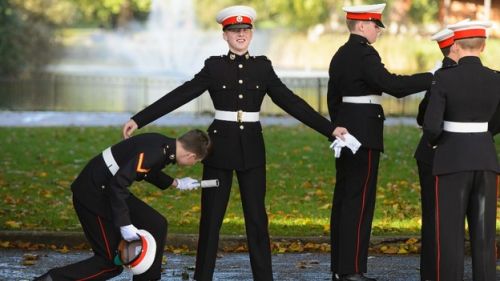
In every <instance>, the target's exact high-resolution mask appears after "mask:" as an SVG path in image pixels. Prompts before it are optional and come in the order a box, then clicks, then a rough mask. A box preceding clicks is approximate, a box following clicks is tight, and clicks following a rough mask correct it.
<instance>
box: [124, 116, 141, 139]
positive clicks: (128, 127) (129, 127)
mask: <svg viewBox="0 0 500 281" xmlns="http://www.w3.org/2000/svg"><path fill="white" fill-rule="evenodd" d="M138 127H139V126H137V123H135V121H134V120H133V119H130V120H128V121H127V123H125V125H124V126H123V129H122V133H123V138H124V139H128V138H130V136H131V135H132V133H133V132H134V131H135V130H136V129H137V128H138Z"/></svg>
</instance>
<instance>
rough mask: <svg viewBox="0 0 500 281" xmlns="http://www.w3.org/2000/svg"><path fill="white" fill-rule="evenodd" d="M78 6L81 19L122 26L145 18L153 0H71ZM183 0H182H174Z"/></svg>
mask: <svg viewBox="0 0 500 281" xmlns="http://www.w3.org/2000/svg"><path fill="white" fill-rule="evenodd" d="M71 1H72V2H73V3H75V4H76V6H77V7H78V10H79V12H80V13H81V19H80V21H79V22H77V25H78V24H82V23H87V24H91V25H97V26H102V27H113V28H115V27H122V26H124V25H126V24H127V23H128V22H129V21H130V20H132V19H138V20H144V19H146V18H147V15H148V13H149V9H150V7H151V0H101V1H95V0H71ZM174 1H182V0H174Z"/></svg>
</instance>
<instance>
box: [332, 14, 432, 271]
mask: <svg viewBox="0 0 500 281" xmlns="http://www.w3.org/2000/svg"><path fill="white" fill-rule="evenodd" d="M384 7H385V4H376V5H363V6H353V7H345V8H344V11H345V12H346V19H347V20H346V23H347V27H348V29H349V31H350V33H351V35H350V37H349V40H348V41H347V43H346V44H345V45H343V46H342V47H340V48H339V50H338V51H337V53H335V55H334V56H333V58H332V61H331V63H330V71H329V74H330V80H329V82H328V110H329V112H330V117H331V120H332V122H333V124H334V125H335V127H336V128H335V134H336V135H338V134H339V133H340V134H342V132H341V131H342V130H345V129H347V130H348V131H349V133H350V134H352V135H353V136H354V137H355V138H357V139H358V140H359V142H361V148H360V149H359V150H358V151H357V153H356V154H353V153H351V152H350V151H349V150H346V151H345V152H343V153H342V155H341V156H340V158H338V159H337V160H336V169H337V174H336V177H337V183H336V185H335V191H334V195H333V207H332V215H331V223H330V225H331V240H332V267H331V269H332V273H333V275H332V279H333V280H338V279H340V280H344V281H369V280H375V279H373V278H368V277H365V276H364V275H363V273H365V272H366V270H367V258H368V243H369V241H370V232H371V225H372V219H373V212H374V208H375V188H376V186H377V174H378V163H379V159H380V152H381V151H383V149H384V147H383V128H384V119H385V118H384V111H383V108H382V106H380V96H381V95H382V92H385V93H388V94H390V95H392V96H395V97H398V98H399V97H404V96H406V95H409V94H412V93H416V92H419V91H422V90H426V89H428V88H430V85H431V81H432V74H430V73H422V74H415V75H412V76H399V75H394V74H391V73H389V72H388V71H387V69H386V68H385V67H384V65H383V64H382V62H381V60H380V56H379V54H378V52H377V51H376V50H375V49H374V48H373V47H372V46H371V44H373V43H374V42H375V41H376V40H377V37H378V34H379V33H380V31H381V28H383V27H384V25H383V24H382V21H381V20H382V11H383V10H384Z"/></svg>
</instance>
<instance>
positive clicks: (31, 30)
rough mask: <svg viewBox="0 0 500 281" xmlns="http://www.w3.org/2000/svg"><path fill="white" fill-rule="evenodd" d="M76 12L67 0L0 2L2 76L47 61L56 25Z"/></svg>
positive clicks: (0, 60)
mask: <svg viewBox="0 0 500 281" xmlns="http://www.w3.org/2000/svg"><path fill="white" fill-rule="evenodd" d="M74 12H75V10H74V9H73V7H72V5H71V4H70V3H69V2H67V1H57V0H10V1H4V0H2V1H0V75H1V76H4V77H5V76H16V75H19V74H21V73H25V72H29V71H30V70H33V69H36V68H37V67H38V66H41V65H43V64H44V63H46V62H47V61H48V60H49V59H50V57H51V55H52V54H53V50H54V47H55V40H54V27H56V26H58V25H61V24H64V23H67V22H68V20H69V19H70V18H71V17H72V16H73V15H74Z"/></svg>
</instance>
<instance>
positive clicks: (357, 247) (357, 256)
mask: <svg viewBox="0 0 500 281" xmlns="http://www.w3.org/2000/svg"><path fill="white" fill-rule="evenodd" d="M371 160H372V150H371V149H370V150H368V174H367V175H366V181H365V186H364V188H363V201H362V203H361V212H360V213H359V222H358V234H357V241H356V259H355V260H354V262H355V264H354V268H355V270H356V273H358V272H359V261H358V259H359V240H360V237H359V236H360V232H361V223H362V222H363V213H364V212H365V199H366V189H367V188H368V182H369V180H370V173H371V169H372V161H371Z"/></svg>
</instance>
